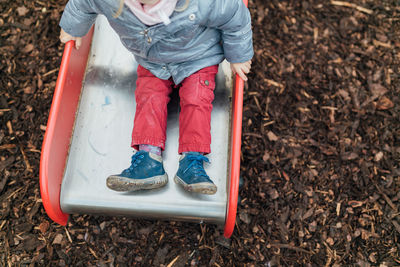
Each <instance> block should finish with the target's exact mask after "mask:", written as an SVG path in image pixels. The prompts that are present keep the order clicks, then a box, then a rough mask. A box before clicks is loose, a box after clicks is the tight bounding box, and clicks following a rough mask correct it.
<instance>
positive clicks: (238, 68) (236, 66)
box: [231, 60, 251, 81]
mask: <svg viewBox="0 0 400 267" xmlns="http://www.w3.org/2000/svg"><path fill="white" fill-rule="evenodd" d="M231 69H232V71H233V73H237V74H238V75H239V77H240V78H242V79H243V80H244V81H247V77H246V74H247V73H249V72H250V69H251V60H249V61H246V62H243V63H231Z"/></svg>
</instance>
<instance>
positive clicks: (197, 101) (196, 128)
mask: <svg viewBox="0 0 400 267" xmlns="http://www.w3.org/2000/svg"><path fill="white" fill-rule="evenodd" d="M217 72H218V66H211V67H207V68H204V69H202V70H200V71H198V72H196V73H194V74H192V75H191V76H189V77H187V78H186V79H185V80H184V81H183V82H182V87H181V88H180V90H179V96H180V100H181V112H180V114H179V150H178V151H179V153H183V155H182V156H181V158H180V159H179V168H178V171H177V173H176V175H175V178H174V180H175V182H176V183H178V184H180V185H182V186H183V188H184V189H185V190H187V191H190V192H195V193H201V194H209V195H212V194H215V193H216V192H217V187H216V186H215V184H214V183H213V181H212V180H211V179H210V177H208V175H207V173H206V172H205V170H204V167H203V162H209V161H208V159H207V158H206V157H205V156H204V154H208V153H210V152H211V149H210V144H211V132H210V131H211V110H212V101H213V100H214V88H215V75H216V74H217Z"/></svg>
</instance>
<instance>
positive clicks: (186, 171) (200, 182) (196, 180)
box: [174, 152, 217, 195]
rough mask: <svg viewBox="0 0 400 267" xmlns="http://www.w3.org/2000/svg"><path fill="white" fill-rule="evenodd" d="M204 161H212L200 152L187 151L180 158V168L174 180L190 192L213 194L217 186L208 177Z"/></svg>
mask: <svg viewBox="0 0 400 267" xmlns="http://www.w3.org/2000/svg"><path fill="white" fill-rule="evenodd" d="M203 161H205V162H210V161H209V160H208V158H206V157H205V156H203V155H202V154H200V153H198V152H187V153H185V154H183V155H182V156H181V158H180V159H179V169H178V172H177V173H176V175H175V178H174V181H175V183H177V184H180V185H182V186H183V188H184V189H185V190H187V191H189V192H195V193H200V194H207V195H213V194H215V192H217V186H216V185H215V184H214V183H213V181H211V179H210V177H208V175H207V173H206V171H205V170H204V167H203Z"/></svg>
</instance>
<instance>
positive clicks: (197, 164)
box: [183, 155, 210, 177]
mask: <svg viewBox="0 0 400 267" xmlns="http://www.w3.org/2000/svg"><path fill="white" fill-rule="evenodd" d="M187 157H188V160H189V161H191V162H190V163H189V165H188V166H187V167H186V169H185V170H184V171H183V173H186V172H187V171H188V170H189V169H190V168H192V170H193V173H194V174H196V175H198V176H205V177H208V175H207V173H206V171H205V170H204V167H203V162H207V163H209V162H210V161H209V159H208V158H206V157H205V156H203V155H187Z"/></svg>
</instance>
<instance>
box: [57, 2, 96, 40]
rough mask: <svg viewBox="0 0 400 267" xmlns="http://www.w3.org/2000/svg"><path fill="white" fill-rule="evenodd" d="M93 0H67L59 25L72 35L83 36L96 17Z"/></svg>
mask: <svg viewBox="0 0 400 267" xmlns="http://www.w3.org/2000/svg"><path fill="white" fill-rule="evenodd" d="M97 14H98V12H97V8H96V4H95V3H94V0H69V1H68V3H67V5H66V6H65V9H64V12H63V14H62V17H61V21H60V27H61V28H62V29H63V30H64V31H65V32H66V33H68V34H70V35H72V36H74V37H81V36H84V35H85V34H86V33H87V32H88V31H89V29H90V27H91V26H92V25H93V23H94V21H95V19H96V17H97Z"/></svg>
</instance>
